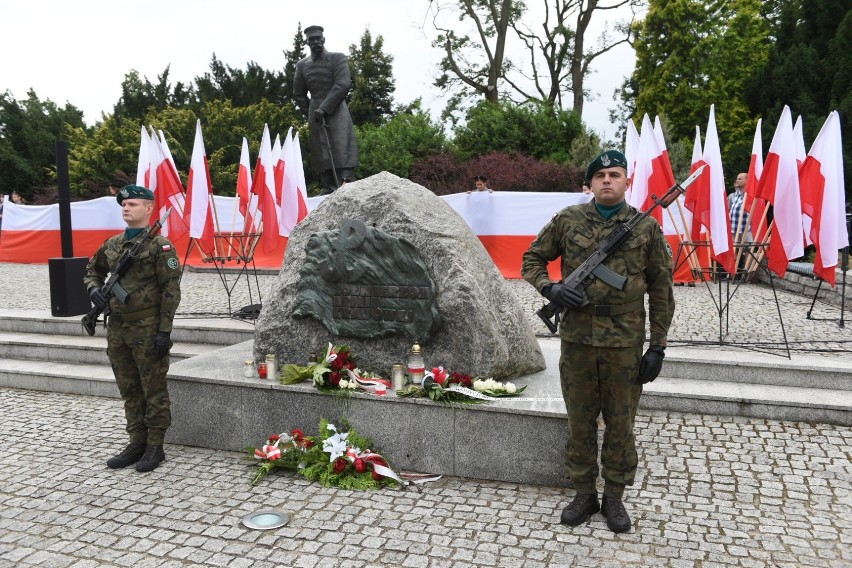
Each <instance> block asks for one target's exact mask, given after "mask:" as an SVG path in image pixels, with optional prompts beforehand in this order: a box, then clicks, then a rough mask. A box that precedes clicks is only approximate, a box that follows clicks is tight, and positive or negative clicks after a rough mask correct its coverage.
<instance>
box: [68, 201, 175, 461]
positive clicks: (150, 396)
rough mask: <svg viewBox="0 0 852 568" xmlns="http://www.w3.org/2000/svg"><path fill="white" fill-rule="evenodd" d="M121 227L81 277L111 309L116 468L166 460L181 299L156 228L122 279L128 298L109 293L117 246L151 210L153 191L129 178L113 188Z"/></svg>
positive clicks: (123, 246) (127, 242)
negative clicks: (119, 420) (122, 437)
mask: <svg viewBox="0 0 852 568" xmlns="http://www.w3.org/2000/svg"><path fill="white" fill-rule="evenodd" d="M116 200H117V201H118V204H119V205H121V215H122V218H123V219H124V222H125V223H127V228H126V229H125V230H124V232H123V233H120V234H118V235H116V236H114V237H110V238H109V239H107V241H106V242H105V243H104V244H103V245H101V247H100V248H99V249H98V250H97V252H95V254H94V255H92V258H91V259H89V264H88V266H87V267H86V276H85V277H84V278H83V283H84V284H85V286H86V289H87V290H88V291H89V298H90V299H91V301H92V304H94V305H95V306H97V307H98V308H101V309H105V312H106V311H108V312H109V316H108V322H109V323H108V325H107V354H108V355H109V360H110V364H111V365H112V370H113V374H115V381H116V383H117V384H118V390H119V393H121V398H122V400H123V401H124V417H125V420H126V423H127V425H126V430H127V434H128V435H129V437H130V443H129V444H128V445H127V447H125V448H124V450H123V451H122V452H121V453H119V454H118V455H116V456H114V457H112V458H110V459H109V460H107V462H106V465H107V467H109V468H111V469H118V468H123V467H127V466H129V465H133V464H136V471H139V472H147V471H153V470H154V469H156V468H157V467H158V466H159V465H160V463H161V462H163V461H165V459H166V455H165V452H164V451H163V438H164V437H165V434H166V430H167V429H168V427H169V426H170V425H171V419H172V416H171V403H170V400H169V391H168V388H167V386H166V373H167V372H168V370H169V350H170V349H171V346H172V342H171V339H170V336H171V331H172V322H173V320H174V317H175V312H176V311H177V307H178V304H179V303H180V270H179V268H180V263H179V262H178V258H177V252H176V251H175V248H174V246H172V243H170V242H169V240H168V239H166V238H165V237H164V236H162V235H159V234H158V235H155V236H154V237H152V238H149V240H148V244H147V246H145V248H144V249H143V252H142V253H141V254H140V255H139V256H138V257H137V259H136V261H135V262H134V263H133V266H131V268H130V270H129V271H128V272H127V274H125V275H124V277H123V278H122V279H121V286H122V288H124V289H125V290H127V291H128V292H129V298H128V300H127V303H126V304H123V303H121V302H120V301H119V300H118V299H117V298H115V297H112V298H111V299H109V300H108V299H107V297H106V296H105V295H104V293H103V292H102V291H101V287H102V286H103V285H104V282H105V281H106V278H107V274H109V273H111V272H113V271H114V270H115V268H116V266H117V265H118V261H119V259H120V257H121V256H122V254H123V253H124V252H125V251H127V250H129V249H131V248H132V247H133V246H134V245H136V243H138V242H139V241H140V240H141V239H143V238H147V237H145V236H143V235H144V234H145V233H144V231H145V227H147V226H148V225H149V224H150V223H149V222H150V219H151V214H152V213H153V212H154V192H152V191H151V190H150V189H147V188H145V187H141V186H138V185H127V186H125V187H123V188H121V191H119V192H118V195H116Z"/></svg>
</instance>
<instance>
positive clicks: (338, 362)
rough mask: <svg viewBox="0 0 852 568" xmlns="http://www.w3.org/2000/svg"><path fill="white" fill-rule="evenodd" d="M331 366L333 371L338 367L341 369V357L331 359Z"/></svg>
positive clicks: (337, 369)
mask: <svg viewBox="0 0 852 568" xmlns="http://www.w3.org/2000/svg"><path fill="white" fill-rule="evenodd" d="M331 368H332V370H334V371H339V370H340V369H342V368H343V359H342V358H340V357H338V358H337V359H335V360H334V361H332V362H331Z"/></svg>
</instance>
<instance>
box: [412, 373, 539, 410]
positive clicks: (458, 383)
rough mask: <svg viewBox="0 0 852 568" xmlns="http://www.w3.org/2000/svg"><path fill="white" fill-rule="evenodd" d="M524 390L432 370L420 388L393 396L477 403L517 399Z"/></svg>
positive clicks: (464, 375)
mask: <svg viewBox="0 0 852 568" xmlns="http://www.w3.org/2000/svg"><path fill="white" fill-rule="evenodd" d="M526 388H527V387H526V386H523V387H517V386H516V385H515V384H514V383H510V382H505V383H501V382H499V381H495V380H494V379H491V378H489V379H479V378H475V377H473V376H471V375H466V374H464V373H459V372H457V371H453V372H448V371H447V370H445V369H444V368H443V367H434V368H432V370H431V371H430V372H428V373H426V375H424V377H423V382H422V383H421V384H420V385H411V386H409V387H407V388H406V389H403V390H400V391H397V393H396V394H397V396H401V397H409V398H413V397H429V398H430V399H431V400H434V401H436V402H460V403H464V404H481V403H484V402H488V401H489V400H490V399H492V398H497V397H504V396H517V395H519V394H521V393H522V392H524V390H525V389H526Z"/></svg>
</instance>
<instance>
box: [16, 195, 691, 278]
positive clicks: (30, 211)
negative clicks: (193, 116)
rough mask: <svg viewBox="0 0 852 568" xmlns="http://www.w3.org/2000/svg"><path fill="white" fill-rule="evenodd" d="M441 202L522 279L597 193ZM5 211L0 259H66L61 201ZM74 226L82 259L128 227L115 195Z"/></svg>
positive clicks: (83, 207)
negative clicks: (540, 238)
mask: <svg viewBox="0 0 852 568" xmlns="http://www.w3.org/2000/svg"><path fill="white" fill-rule="evenodd" d="M324 199H325V197H324V196H320V197H310V198H308V199H307V203H306V207H307V209H308V211H313V210H314V209H315V208H316V207H317V206H319V204H320V203H322V201H323V200H324ZM443 199H444V200H445V201H446V202H447V204H448V205H449V206H450V207H452V208H453V209H454V210H455V212H456V213H457V214H459V215H460V216H461V217H462V219H464V221H465V222H466V223H467V224H468V226H469V227H470V228H471V231H473V233H474V234H475V235H477V236H478V237H479V240H480V241H481V242H482V244H483V246H484V247H485V249H486V251H487V252H488V254H489V255H490V256H491V259H492V260H493V261H494V264H495V265H496V266H497V268H498V269H499V270H500V272H501V273H502V274H503V276H504V277H506V278H520V275H521V257H522V256H523V254H524V252H526V250H527V249H528V248H529V246H530V243H531V242H532V241H533V239H535V237H536V235H537V234H538V232H539V231H540V230H541V228H542V227H543V226H544V225H545V223H547V222H548V221H550V219H551V218H552V217H553V215H554V214H556V213H557V212H559V211H560V210H561V209H562V208H564V207H567V206H568V205H575V204H578V203H585V202H587V201H589V200H590V199H591V196H590V195H585V194H582V193H535V192H513V191H499V192H494V193H486V192H474V193H457V194H454V195H447V196H444V197H443ZM213 200H214V203H215V210H216V213H217V218H218V219H219V224H220V227H219V231H221V232H230V231H234V232H237V233H239V232H242V230H243V227H244V223H245V221H244V217H243V215H242V214H241V213H240V211H239V201H238V198H236V197H223V196H217V195H214V196H213ZM672 207H675V205H672ZM3 212H4V215H3V226H2V234H0V262H17V263H46V262H47V260H48V259H49V258H52V257H57V256H61V251H62V247H61V243H60V236H59V205H56V204H54V205H39V206H34V205H16V204H14V203H11V202H10V203H7V204H6V206H5V208H4V211H3ZM71 225H72V227H73V234H72V238H73V240H74V254H75V255H76V256H90V255H92V254H93V253H94V252H95V251H96V250H97V249H98V247H99V246H100V245H101V244H103V242H104V241H105V240H106V239H107V238H109V237H111V236H113V235H115V234H116V233H118V232H121V231H123V230H124V227H125V223H124V221H123V220H122V218H121V208H120V207H119V205H118V203H116V201H115V199H114V198H112V197H101V198H99V199H93V200H91V201H79V202H75V203H72V204H71ZM663 229H664V231H665V233H666V235H667V238H668V240H669V243H670V245H671V246H672V249H673V250H675V251H677V250H678V246H677V245H678V237H677V231H678V227H676V226H674V225H673V224H672V223H671V221H670V219H669V217H668V216H666V217H665V218H664V224H663ZM681 230H682V229H681ZM276 241H277V245H276V246H275V248H274V249H273V250H272V251H270V252H265V251H262V250H261V247H258V248H257V249H255V254H254V261H255V264H256V266H258V267H259V268H280V267H281V264H282V262H283V259H284V249H285V248H286V246H287V239H286V238H284V237H278V236H277V235H276ZM173 243H174V244H175V247H176V248H177V250H178V252H179V254H180V255H181V261H182V262H183V260H184V255H185V254H186V250H187V247H188V245H189V238H188V236H185V237H183V238H182V239H179V240H177V241H173ZM188 263H189V264H192V265H194V266H204V262H203V261H202V259H201V257H200V256H199V255H198V253H197V251H193V253H191V254H190V256H189V259H188ZM681 264H683V266H682V267H681V269H680V270H679V271H678V272H677V273H676V274H675V280H676V281H678V282H687V281H692V277H691V276H690V273H689V267H688V266H686V265H685V264H684V263H681ZM550 274H551V277H553V278H554V279H557V278H559V276H560V272H559V263H558V262H553V263H551V266H550Z"/></svg>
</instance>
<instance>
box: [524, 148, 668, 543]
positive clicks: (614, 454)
mask: <svg viewBox="0 0 852 568" xmlns="http://www.w3.org/2000/svg"><path fill="white" fill-rule="evenodd" d="M586 181H588V182H589V183H590V187H591V188H592V192H593V193H594V196H595V197H594V199H593V200H592V201H590V202H588V203H582V204H579V205H572V206H568V207H566V208H564V209H563V210H562V211H560V212H559V213H557V214H556V215H555V216H554V217H553V219H551V220H550V221H549V222H548V223H547V224H546V225H545V226H544V228H542V230H541V232H540V233H539V234H538V236H537V237H536V239H535V240H534V241H533V243H532V244H531V245H530V248H529V250H528V251H527V252H526V253H524V257H523V263H522V265H521V275H522V276H523V277H524V279H525V280H526V281H527V282H529V283H530V284H532V285H533V286H534V287H535V289H536V290H538V291H539V293H541V295H543V296H544V297H545V298H547V299H548V300H550V301H551V302H552V303H554V304H555V305H556V306H558V307H560V308H562V309H563V310H564V312H563V317H562V320H561V321H560V322H559V337H560V339H561V351H562V356H561V358H560V360H559V376H560V383H561V386H562V397H563V399H564V401H565V408H566V410H567V413H568V451H567V456H566V464H567V474H568V477H569V478H570V479H571V480H572V481H573V482H574V488H575V489H576V491H577V494H576V495H575V496H574V499H573V500H572V501H571V503H570V504H569V505H568V506H567V507H565V509H563V511H562V515H561V518H560V522H561V523H562V524H565V525H569V526H578V525H580V524H582V523H584V522H585V521H586V520H587V519H588V518H589V517H590V516H591V515H593V514H594V513H597V512H598V511H600V512H601V513H602V514H603V516H604V517H606V524H607V526H608V527H609V529H610V530H611V531H613V532H617V533H621V532H627V531H629V530H630V527H631V521H630V516H629V515H628V513H627V510H626V509H625V507H624V504H623V502H622V496H623V494H624V491H625V488H626V487H627V486H629V485H633V480H634V477H635V475H636V468H637V465H638V461H639V458H638V453H637V451H636V441H635V437H634V434H633V426H634V422H635V420H636V412H637V409H638V407H639V397H640V396H641V395H642V385H644V384H645V383H648V382H651V381H653V380H654V379H656V378H657V376H658V375H659V373H660V370H661V369H662V365H663V358H664V356H665V348H666V338H667V335H668V330H669V326H670V325H671V321H672V316H673V314H674V291H673V283H672V255H671V248H670V247H669V246H668V243H667V242H666V239H665V237H664V236H663V232H662V229H660V225H659V224H658V223H657V222H656V221H655V220H654V219H653V218H651V217H646V218H644V219H643V220H642V221H641V222H639V223H638V224H637V225H636V226H635V227H634V229H633V231H632V232H631V234H630V236H629V237H628V238H627V240H626V241H625V242H624V244H623V245H622V246H621V248H619V249H618V250H616V251H615V252H614V253H613V254H612V255H610V257H609V258H608V259H607V260H606V262H605V265H606V267H607V268H609V269H610V270H614V271H616V272H618V273H620V274H621V275H622V276H624V277H625V279H626V282H625V284H624V285H623V286H622V287H621V288H617V287H614V286H611V285H610V284H607V283H606V282H604V281H603V280H601V279H599V278H596V279H592V281H591V282H589V283H588V285H586V286H585V287H580V289H579V290H578V289H575V288H572V287H569V286H566V285H565V284H564V283H562V282H552V281H551V280H550V276H549V275H548V272H547V265H548V263H550V262H551V261H553V260H556V259H557V258H560V257H561V259H562V262H561V264H562V277H563V279H564V278H567V277H568V276H569V275H570V274H571V272H572V271H573V270H575V269H576V268H577V267H578V266H579V265H580V264H581V263H582V262H584V261H585V260H586V259H588V258H589V256H591V254H592V253H593V252H594V251H595V249H596V247H597V246H598V245H599V244H600V243H601V242H602V241H603V240H604V239H605V238H606V237H607V236H608V235H609V234H611V233H612V232H613V231H614V230H615V229H616V227H618V226H619V225H620V224H621V223H624V222H626V221H627V220H628V219H630V218H632V217H633V216H634V215H635V214H636V213H637V211H636V209H635V208H634V207H631V206H630V205H628V204H627V203H626V201H625V195H626V193H627V188H628V187H629V186H630V179H629V178H628V177H627V160H626V159H625V157H624V154H622V153H621V152H619V151H617V150H607V151H606V152H603V153H602V154H600V155H599V156H598V157H597V158H595V159H594V160H593V161H592V162H591V163H590V164H589V167H588V169H587V170H586ZM646 295H647V296H648V308H649V309H648V316H649V319H650V332H651V340H650V346H649V348H648V350H647V351H646V352H645V354H644V355H643V354H642V348H643V344H644V341H645V319H646V313H645V303H644V299H645V296H646ZM600 415H602V416H603V421H604V432H603V448H602V450H601V456H600V463H601V466H602V467H601V468H600V471H601V474H602V477H603V479H604V483H605V484H604V491H603V502H602V503H600V504H599V503H598V490H597V479H598V471H599V468H598V417H599V416H600Z"/></svg>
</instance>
